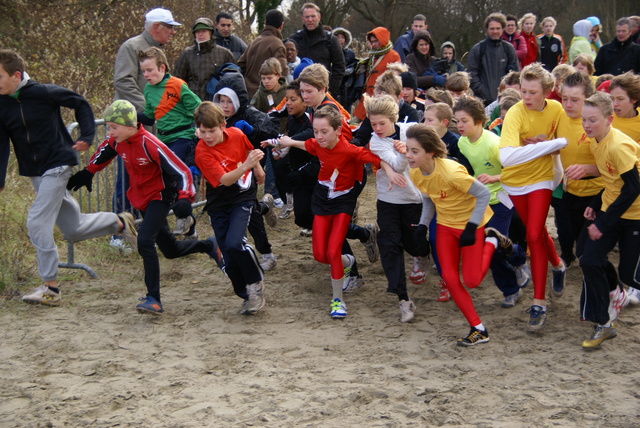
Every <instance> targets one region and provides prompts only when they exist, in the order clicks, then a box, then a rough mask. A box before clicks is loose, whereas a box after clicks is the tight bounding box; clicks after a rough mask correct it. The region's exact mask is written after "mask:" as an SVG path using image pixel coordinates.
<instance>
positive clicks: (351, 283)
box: [342, 275, 364, 293]
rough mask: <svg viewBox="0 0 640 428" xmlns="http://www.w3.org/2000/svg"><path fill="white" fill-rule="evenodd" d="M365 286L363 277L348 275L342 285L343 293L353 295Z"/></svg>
mask: <svg viewBox="0 0 640 428" xmlns="http://www.w3.org/2000/svg"><path fill="white" fill-rule="evenodd" d="M363 285H364V279H363V278H362V275H354V276H351V275H346V276H345V277H344V282H343V283H342V291H344V292H345V293H352V292H354V291H356V290H357V289H359V288H360V287H362V286H363Z"/></svg>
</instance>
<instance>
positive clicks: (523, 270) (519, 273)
mask: <svg viewBox="0 0 640 428" xmlns="http://www.w3.org/2000/svg"><path fill="white" fill-rule="evenodd" d="M514 272H515V273H516V281H517V282H518V287H520V288H524V287H526V286H527V284H529V281H531V269H530V268H529V265H528V264H527V262H526V261H525V262H524V263H523V264H521V265H520V266H516V267H515V268H514Z"/></svg>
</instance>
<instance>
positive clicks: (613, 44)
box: [594, 18, 640, 76]
mask: <svg viewBox="0 0 640 428" xmlns="http://www.w3.org/2000/svg"><path fill="white" fill-rule="evenodd" d="M594 65H595V67H596V72H595V74H596V76H599V75H601V74H604V73H610V74H613V75H614V76H617V75H619V74H622V73H624V72H626V71H633V72H634V73H636V74H638V73H640V45H636V44H635V43H633V42H632V41H631V21H630V20H629V18H620V19H618V22H616V37H615V38H614V39H613V40H611V41H610V42H609V43H607V44H606V45H604V46H602V48H600V50H599V51H598V55H597V56H596V59H595V61H594Z"/></svg>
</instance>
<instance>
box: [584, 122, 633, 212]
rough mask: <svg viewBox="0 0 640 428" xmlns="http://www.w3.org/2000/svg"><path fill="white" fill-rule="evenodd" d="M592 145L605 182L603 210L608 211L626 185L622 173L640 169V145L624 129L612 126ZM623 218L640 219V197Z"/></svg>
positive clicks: (592, 150)
mask: <svg viewBox="0 0 640 428" xmlns="http://www.w3.org/2000/svg"><path fill="white" fill-rule="evenodd" d="M590 147H591V152H593V156H594V157H595V159H596V165H597V166H598V170H599V171H600V174H601V175H602V180H603V182H604V193H603V194H602V210H603V211H606V210H607V208H609V205H611V203H613V201H615V200H616V198H617V197H618V196H619V195H620V190H621V189H622V186H623V185H624V181H622V178H620V174H621V173H625V172H627V171H629V170H631V169H632V168H636V169H637V170H638V171H640V145H638V144H637V143H636V142H635V141H633V140H632V139H631V137H629V136H627V135H626V134H624V133H623V132H622V131H619V130H617V129H615V128H611V130H610V131H609V133H608V134H607V135H606V136H605V137H604V138H603V139H602V141H600V142H599V143H598V142H596V141H595V140H594V141H592V142H591V145H590ZM621 218H625V219H628V220H640V197H638V198H636V200H635V201H634V202H633V204H632V205H631V206H630V207H629V209H628V210H627V211H626V212H625V213H624V214H622V216H621Z"/></svg>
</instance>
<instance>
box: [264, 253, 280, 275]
mask: <svg viewBox="0 0 640 428" xmlns="http://www.w3.org/2000/svg"><path fill="white" fill-rule="evenodd" d="M276 264H277V260H276V256H275V254H273V253H269V254H263V255H262V256H261V257H260V267H261V268H262V270H263V271H265V272H267V271H269V270H271V269H274V268H275V267H276Z"/></svg>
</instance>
